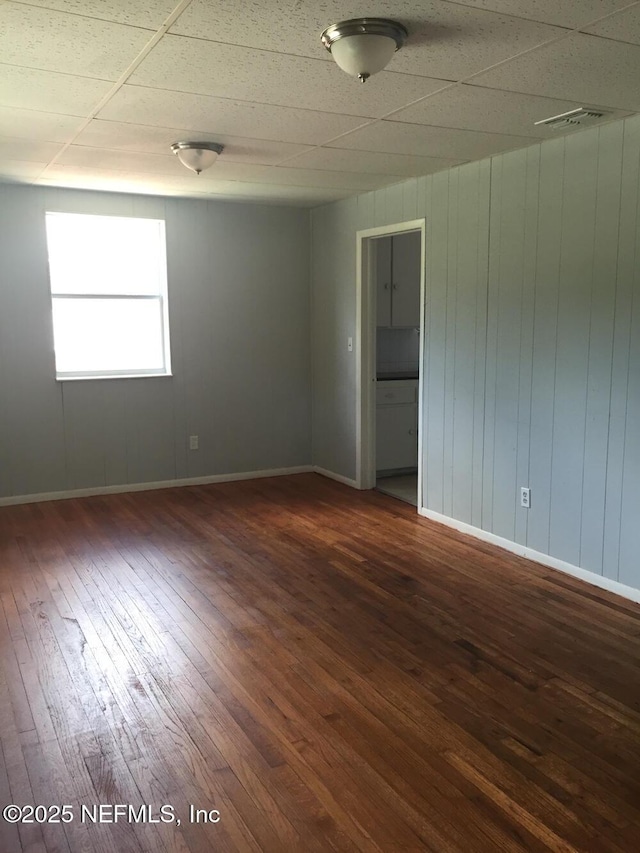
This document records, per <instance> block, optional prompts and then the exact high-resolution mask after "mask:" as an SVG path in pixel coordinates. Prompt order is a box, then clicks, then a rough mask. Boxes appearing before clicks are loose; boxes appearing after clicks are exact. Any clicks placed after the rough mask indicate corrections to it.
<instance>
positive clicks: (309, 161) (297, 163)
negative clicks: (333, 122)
mask: <svg viewBox="0 0 640 853" xmlns="http://www.w3.org/2000/svg"><path fill="white" fill-rule="evenodd" d="M459 162H460V160H452V159H444V158H433V157H409V156H408V155H406V154H379V153H378V152H375V151H347V150H343V149H340V148H315V149H314V150H313V151H309V153H308V154H301V155H300V156H299V157H295V158H294V159H292V160H290V161H289V162H288V163H287V166H290V167H293V168H301V169H327V170H329V171H334V172H335V171H338V172H373V173H374V174H377V175H401V176H402V178H407V177H413V176H416V175H429V174H431V173H432V172H438V171H440V170H442V169H447V168H448V167H449V166H455V165H457V164H458V163H459Z"/></svg>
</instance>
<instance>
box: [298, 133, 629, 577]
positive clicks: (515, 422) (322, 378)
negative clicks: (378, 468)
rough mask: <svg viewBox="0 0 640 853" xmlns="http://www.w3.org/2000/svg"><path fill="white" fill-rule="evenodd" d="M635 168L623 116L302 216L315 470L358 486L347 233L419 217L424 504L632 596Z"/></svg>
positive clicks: (351, 259)
mask: <svg viewBox="0 0 640 853" xmlns="http://www.w3.org/2000/svg"><path fill="white" fill-rule="evenodd" d="M639 163H640V118H638V117H632V118H629V119H626V120H625V121H621V122H615V123H611V124H608V125H605V126H602V127H600V128H592V129H590V130H587V131H582V132H579V133H576V134H573V135H570V136H566V137H562V138H556V139H553V140H549V141H547V142H544V143H542V144H541V145H536V146H533V147H531V148H528V149H525V150H521V151H516V152H512V153H508V154H504V155H500V156H497V157H494V158H492V159H490V160H484V161H482V162H479V163H472V164H468V165H465V166H461V167H458V168H455V169H451V170H449V171H447V172H442V173H439V174H436V175H433V176H428V177H426V178H420V179H415V180H411V181H407V182H405V183H403V184H399V185H396V186H393V187H389V188H387V189H384V190H379V191H377V192H374V193H368V194H366V195H363V196H360V197H358V198H357V199H350V200H347V201H345V202H339V203H337V204H333V205H329V206H326V207H322V208H318V209H317V210H314V211H313V215H312V245H313V249H312V255H313V272H312V279H313V281H312V287H313V297H312V298H313V300H314V306H315V305H316V304H317V303H318V302H319V303H320V304H321V305H322V310H321V311H319V312H316V311H314V314H313V326H314V329H313V341H314V344H313V373H314V416H313V429H314V443H313V447H314V460H313V461H314V464H316V465H319V466H321V467H325V468H329V469H330V470H333V471H335V472H336V473H338V474H341V475H343V476H346V477H354V476H355V442H356V436H355V426H353V425H354V424H355V417H354V416H353V415H352V414H351V412H352V410H353V411H355V396H352V395H351V393H350V392H351V390H352V389H353V388H354V387H355V379H356V377H355V358H354V357H353V355H352V354H350V353H348V352H347V350H346V346H343V339H342V338H343V336H345V337H346V335H347V334H352V333H353V331H354V330H355V317H356V282H355V248H356V232H357V231H358V230H361V229H365V228H370V227H375V226H380V225H390V224H393V223H401V222H403V221H407V220H410V219H414V218H416V217H422V216H426V218H427V270H426V278H427V294H426V296H427V318H426V327H425V328H426V334H427V337H426V347H425V362H424V364H423V365H422V382H423V391H424V401H425V406H424V423H423V436H424V442H423V447H424V459H423V462H424V467H423V472H424V484H423V485H424V505H425V508H427V509H430V510H433V511H435V512H438V513H442V514H444V515H446V516H449V517H451V518H454V519H457V520H458V521H462V522H466V523H468V524H471V525H473V526H475V527H478V528H481V529H483V530H486V531H488V532H491V533H494V534H496V535H498V536H501V537H503V538H506V539H508V540H510V541H513V542H517V543H519V544H522V545H525V546H527V547H529V548H532V549H534V550H536V551H540V552H542V553H545V554H549V555H551V556H553V557H556V558H558V559H561V560H564V561H566V562H568V563H571V564H573V565H575V566H579V567H582V568H584V569H587V570H589V571H592V572H596V573H598V574H602V575H604V576H606V577H607V578H610V579H612V580H617V581H619V582H621V583H624V584H626V585H628V586H632V587H635V588H639V587H640V567H639V565H638V559H637V555H638V553H639V552H640V525H639V524H638V523H637V518H638V517H639V514H640V273H639V272H638V269H639V268H638V258H640V253H638V249H639V248H640V244H639V238H640V219H639V218H638V202H639V201H640V194H639V189H640V175H639ZM319 259H322V260H321V261H320V260H319ZM329 327H331V330H329ZM336 329H339V330H340V335H337V333H336ZM346 410H348V411H346ZM520 486H529V487H530V488H531V509H529V510H526V509H522V508H521V507H520V505H519V487H520Z"/></svg>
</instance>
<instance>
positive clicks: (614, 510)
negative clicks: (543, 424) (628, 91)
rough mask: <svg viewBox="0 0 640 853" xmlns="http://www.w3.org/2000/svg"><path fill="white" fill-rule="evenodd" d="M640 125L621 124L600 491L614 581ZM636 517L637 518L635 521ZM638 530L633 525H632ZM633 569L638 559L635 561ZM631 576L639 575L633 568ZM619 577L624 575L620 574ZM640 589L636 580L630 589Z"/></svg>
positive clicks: (606, 557) (607, 563) (608, 569)
mask: <svg viewBox="0 0 640 853" xmlns="http://www.w3.org/2000/svg"><path fill="white" fill-rule="evenodd" d="M639 164H640V120H639V119H638V117H634V118H632V119H628V120H627V121H625V122H624V131H623V148H622V181H621V186H622V190H621V197H620V231H619V238H618V267H617V278H616V282H615V315H614V317H615V319H614V336H613V352H612V368H611V392H610V393H611V404H610V415H609V441H608V445H607V484H606V491H605V523H604V554H603V573H604V575H605V576H606V577H608V578H612V579H613V580H618V579H619V574H620V539H621V533H622V530H621V520H622V517H623V506H622V497H623V488H622V484H623V469H624V462H625V453H624V452H625V427H626V422H627V408H628V399H629V397H628V395H629V391H630V388H633V387H634V385H633V382H631V383H630V382H629V380H630V373H629V356H630V343H631V312H632V305H633V292H634V285H635V287H637V286H638V285H637V282H636V275H637V272H636V270H637V264H638V258H639V257H640V255H638V253H637V249H638V246H637V242H638V225H639V218H638V203H639V198H638V185H639V182H640V168H639ZM636 517H637V515H636ZM635 523H636V524H637V521H636V522H635ZM635 564H636V566H637V556H636V560H635ZM635 572H636V574H638V575H640V571H639V570H638V569H637V568H636V569H635ZM624 574H625V575H626V574H627V571H626V569H625V571H624ZM633 585H634V586H640V577H638V579H637V581H636V582H635V583H634V584H633Z"/></svg>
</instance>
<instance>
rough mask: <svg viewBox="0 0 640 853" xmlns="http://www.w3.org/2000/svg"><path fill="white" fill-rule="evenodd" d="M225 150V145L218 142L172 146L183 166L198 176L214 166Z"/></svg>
mask: <svg viewBox="0 0 640 853" xmlns="http://www.w3.org/2000/svg"><path fill="white" fill-rule="evenodd" d="M223 149H224V145H220V143H218V142H174V143H173V145H172V146H171V150H172V151H173V153H174V154H177V155H178V159H179V160H180V162H181V163H182V165H183V166H186V167H187V169H191V171H192V172H195V173H196V175H199V174H200V172H203V171H204V170H205V169H208V168H209V167H210V166H213V164H214V163H215V162H216V160H217V158H218V154H221V153H222V151H223Z"/></svg>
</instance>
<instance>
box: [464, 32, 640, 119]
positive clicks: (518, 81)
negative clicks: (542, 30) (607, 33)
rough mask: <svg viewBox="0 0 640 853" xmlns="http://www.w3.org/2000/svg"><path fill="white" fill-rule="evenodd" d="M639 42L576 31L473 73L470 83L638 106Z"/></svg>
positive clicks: (585, 101) (590, 101) (564, 97)
mask: <svg viewBox="0 0 640 853" xmlns="http://www.w3.org/2000/svg"><path fill="white" fill-rule="evenodd" d="M639 79H640V46H637V45H632V44H623V43H621V42H616V41H610V40H609V39H603V38H597V37H596V36H589V35H582V34H581V33H575V34H573V35H570V36H569V37H568V38H566V39H562V40H561V41H559V42H556V43H555V44H551V45H547V46H545V47H541V48H539V49H538V50H534V51H532V52H531V53H527V54H526V55H525V56H520V57H518V58H517V59H513V60H512V61H511V62H508V63H505V64H504V65H501V66H500V67H499V68H494V69H492V70H491V71H487V72H485V73H484V74H479V75H478V76H477V77H475V78H474V83H478V84H479V85H481V86H488V87H489V88H496V89H509V90H511V91H514V92H525V93H529V94H535V95H545V96H547V97H550V98H561V99H563V100H564V99H570V100H576V101H580V102H584V103H588V104H600V105H601V106H603V107H606V106H609V107H614V108H615V107H617V108H619V109H623V110H630V111H637V110H640V87H638V80H639Z"/></svg>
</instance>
